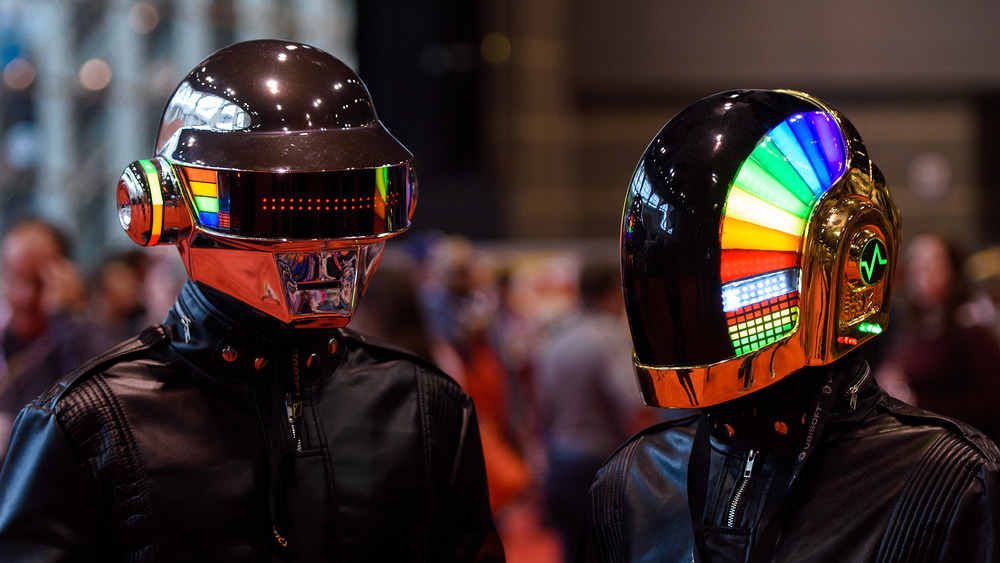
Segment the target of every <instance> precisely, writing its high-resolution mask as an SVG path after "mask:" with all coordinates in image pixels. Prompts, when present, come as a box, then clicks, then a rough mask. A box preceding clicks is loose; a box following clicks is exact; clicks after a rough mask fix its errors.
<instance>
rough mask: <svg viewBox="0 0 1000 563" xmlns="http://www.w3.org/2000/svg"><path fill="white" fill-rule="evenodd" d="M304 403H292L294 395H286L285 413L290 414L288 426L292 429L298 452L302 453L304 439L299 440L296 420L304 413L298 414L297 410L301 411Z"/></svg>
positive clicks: (299, 412)
mask: <svg viewBox="0 0 1000 563" xmlns="http://www.w3.org/2000/svg"><path fill="white" fill-rule="evenodd" d="M301 408H302V403H294V402H292V394H291V393H285V412H286V413H287V414H288V425H289V427H290V428H291V429H292V441H293V442H295V449H296V451H300V452H301V451H302V438H299V432H298V429H297V428H296V427H295V419H296V418H298V417H299V416H300V415H301V414H302V411H301V410H299V411H298V412H296V409H301Z"/></svg>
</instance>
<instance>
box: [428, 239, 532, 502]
mask: <svg viewBox="0 0 1000 563" xmlns="http://www.w3.org/2000/svg"><path fill="white" fill-rule="evenodd" d="M428 260H429V263H428V265H427V276H426V278H425V279H424V282H423V283H422V284H421V287H420V289H419V297H420V303H421V307H422V310H423V312H424V315H425V318H426V319H427V327H428V332H429V334H430V336H431V338H432V339H434V341H435V342H440V343H445V344H447V345H448V346H449V347H450V348H451V349H452V350H453V351H454V356H453V357H454V358H455V359H457V362H451V361H450V362H448V363H450V364H452V365H442V367H443V368H444V369H445V370H446V371H447V372H448V373H449V374H450V375H452V376H453V377H454V378H455V379H456V380H457V381H458V382H459V383H460V384H461V385H462V388H463V389H465V391H466V392H467V393H469V395H471V396H472V398H473V400H475V403H476V412H477V414H478V415H479V428H480V433H481V434H482V440H483V455H484V457H485V459H486V473H487V475H488V476H489V487H490V504H491V506H492V508H493V511H494V513H495V514H499V513H500V512H501V511H502V510H503V508H504V507H506V506H507V505H508V503H510V502H512V501H514V500H517V499H518V498H520V497H521V496H522V495H523V494H524V493H525V492H527V491H528V488H529V486H530V485H531V483H532V475H531V470H530V467H529V465H528V463H527V462H526V461H525V460H524V456H523V452H521V451H520V450H519V448H518V445H517V444H516V442H515V441H514V440H513V439H512V438H514V437H516V430H515V429H514V428H513V427H512V423H511V416H510V413H511V409H510V401H511V395H510V389H511V374H510V373H508V372H507V369H506V366H505V364H504V362H503V359H502V358H501V355H500V352H499V351H498V350H497V348H496V347H495V344H494V340H493V330H494V323H495V322H496V320H497V313H498V306H499V300H498V296H497V295H496V292H495V288H494V287H493V286H492V282H493V279H492V273H493V272H492V269H491V268H490V267H489V265H488V264H487V262H486V260H485V259H484V256H483V255H482V253H481V252H480V251H479V250H478V249H477V248H476V247H475V246H474V245H473V244H472V242H470V241H469V240H468V239H466V238H465V237H461V236H445V237H442V238H440V239H438V240H437V241H435V243H434V245H433V247H432V248H431V249H430V252H429V257H428ZM438 357H439V358H442V359H443V357H442V356H438Z"/></svg>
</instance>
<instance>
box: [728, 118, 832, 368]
mask: <svg viewBox="0 0 1000 563" xmlns="http://www.w3.org/2000/svg"><path fill="white" fill-rule="evenodd" d="M845 160H846V148H845V143H844V137H843V134H842V133H841V132H840V127H838V126H837V124H836V122H835V121H834V119H833V117H832V116H831V115H830V114H828V113H826V112H821V111H815V112H809V113H798V114H795V115H792V116H791V117H789V118H788V119H786V120H784V121H782V122H781V123H780V124H779V125H778V126H777V127H775V128H774V129H771V130H770V131H769V132H768V133H767V135H765V136H764V139H763V140H762V141H761V142H760V143H758V144H757V146H756V147H755V148H754V150H753V152H752V153H750V156H749V157H748V158H747V159H746V160H745V161H743V164H742V165H740V169H739V172H737V174H736V179H735V180H734V181H733V184H732V186H731V187H730V190H729V194H728V196H727V197H726V206H725V211H724V213H723V217H722V265H721V272H720V275H721V278H722V284H723V285H722V296H723V297H722V301H723V310H725V312H726V318H727V322H728V325H729V336H730V339H731V340H732V342H733V348H734V349H735V350H736V355H737V356H741V355H743V354H746V353H748V352H752V351H753V350H756V349H758V348H761V347H763V346H766V345H768V344H770V343H772V342H774V341H776V340H778V339H780V338H781V337H783V336H785V335H787V334H788V333H790V332H791V331H792V330H793V329H794V328H795V326H796V324H797V322H798V316H799V291H798V287H799V277H800V275H801V262H802V259H801V257H802V242H803V238H804V236H805V231H806V226H807V224H808V222H809V215H810V213H812V210H813V207H815V206H816V203H817V202H818V201H819V198H820V196H822V195H823V194H824V193H826V191H827V190H829V189H830V186H832V185H833V184H834V182H836V181H837V180H838V179H839V178H840V177H841V176H842V175H843V173H844V170H845V165H846V164H845Z"/></svg>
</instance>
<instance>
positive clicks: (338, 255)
mask: <svg viewBox="0 0 1000 563" xmlns="http://www.w3.org/2000/svg"><path fill="white" fill-rule="evenodd" d="M360 255H361V252H360V251H359V249H357V248H352V249H346V250H333V251H319V252H308V253H295V254H275V255H274V257H275V261H276V262H277V265H278V273H279V274H280V276H281V280H282V288H283V289H284V292H285V300H286V302H287V304H288V312H289V313H290V314H291V315H293V316H301V315H313V314H319V313H322V314H327V315H330V314H333V315H343V316H346V317H350V315H351V313H352V311H353V310H354V301H355V298H356V295H357V284H358V266H359V262H360V261H361V256H360Z"/></svg>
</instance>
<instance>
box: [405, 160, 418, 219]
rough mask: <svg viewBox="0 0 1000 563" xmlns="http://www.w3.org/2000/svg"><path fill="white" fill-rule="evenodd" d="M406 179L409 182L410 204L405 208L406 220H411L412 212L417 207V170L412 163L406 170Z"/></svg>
mask: <svg viewBox="0 0 1000 563" xmlns="http://www.w3.org/2000/svg"><path fill="white" fill-rule="evenodd" d="M408 174H409V176H408V178H407V181H408V182H409V183H410V189H409V193H410V206H409V209H407V215H406V220H407V221H412V220H413V212H414V211H416V209H417V170H416V169H415V168H414V167H413V163H410V166H409V171H408Z"/></svg>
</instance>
